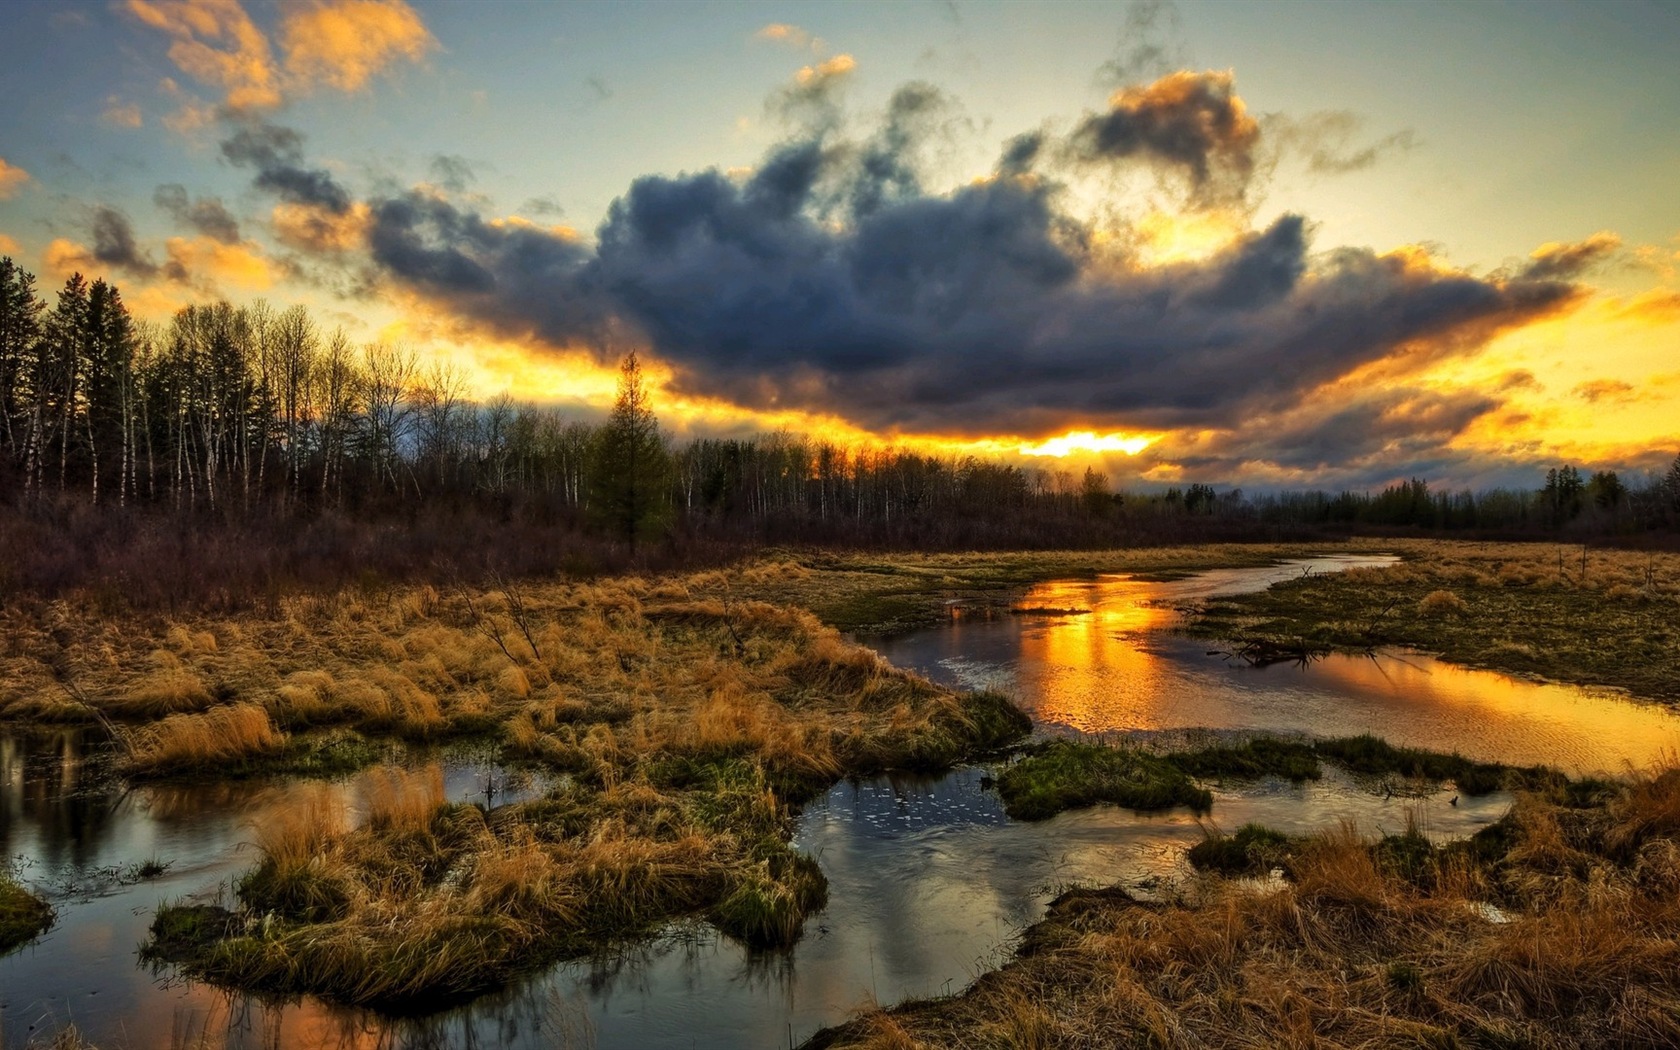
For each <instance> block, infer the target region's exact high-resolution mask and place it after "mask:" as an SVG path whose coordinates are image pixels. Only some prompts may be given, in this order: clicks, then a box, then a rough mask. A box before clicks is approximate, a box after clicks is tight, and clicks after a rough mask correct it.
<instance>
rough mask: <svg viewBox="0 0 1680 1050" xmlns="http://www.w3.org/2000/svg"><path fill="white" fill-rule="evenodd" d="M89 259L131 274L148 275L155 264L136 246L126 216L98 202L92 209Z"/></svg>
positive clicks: (156, 270) (155, 267)
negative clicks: (91, 246) (91, 257)
mask: <svg viewBox="0 0 1680 1050" xmlns="http://www.w3.org/2000/svg"><path fill="white" fill-rule="evenodd" d="M92 233H93V251H92V256H93V260H94V261H95V262H97V263H98V264H100V265H101V266H103V267H106V268H109V269H117V270H121V271H123V272H124V273H128V274H132V275H133V276H135V277H151V276H152V275H153V274H156V273H157V272H158V266H157V264H156V263H154V262H153V261H152V260H151V258H150V257H148V256H147V255H146V253H145V252H143V251H142V250H141V249H140V245H139V242H138V241H136V240H135V237H134V227H133V226H131V225H129V221H128V216H126V215H124V214H123V213H122V212H120V211H118V210H117V209H115V208H112V207H109V206H107V205H101V206H99V207H97V208H95V209H94V210H93V226H92Z"/></svg>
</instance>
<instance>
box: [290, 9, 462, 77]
mask: <svg viewBox="0 0 1680 1050" xmlns="http://www.w3.org/2000/svg"><path fill="white" fill-rule="evenodd" d="M280 39H281V43H282V45H283V46H284V48H285V50H286V72H287V73H289V74H290V75H291V77H292V79H293V82H294V83H296V84H300V85H301V84H308V83H312V82H316V81H319V82H321V83H325V84H328V85H330V86H332V87H335V88H338V89H339V90H340V91H358V90H360V89H361V88H362V87H363V86H365V85H366V84H367V82H368V81H369V80H371V79H372V78H373V77H374V76H375V75H376V74H378V73H379V72H380V71H381V70H383V69H384V68H385V67H387V66H389V65H391V64H393V63H395V62H397V61H399V60H403V59H407V60H408V61H411V62H418V61H419V60H420V59H422V58H424V57H425V56H426V53H427V52H429V51H431V50H433V49H434V48H436V47H437V41H436V40H434V39H433V38H432V34H431V33H430V32H428V31H427V29H426V26H425V24H424V23H422V22H421V21H420V16H419V15H418V14H416V13H415V11H414V9H413V8H412V7H409V6H408V4H406V3H404V2H403V0H338V2H324V0H323V2H317V3H312V4H308V5H303V6H295V7H289V8H287V9H286V13H285V19H284V21H283V22H282V24H281V28H280Z"/></svg>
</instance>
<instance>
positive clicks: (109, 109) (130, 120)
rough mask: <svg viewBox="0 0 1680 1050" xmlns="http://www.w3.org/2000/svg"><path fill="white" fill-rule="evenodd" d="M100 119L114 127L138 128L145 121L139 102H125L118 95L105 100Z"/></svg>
mask: <svg viewBox="0 0 1680 1050" xmlns="http://www.w3.org/2000/svg"><path fill="white" fill-rule="evenodd" d="M99 119H100V120H102V121H104V122H105V123H106V124H109V125H110V126H111V127H113V128H137V127H140V126H141V125H142V124H144V123H145V119H144V118H143V117H142V116H141V115H140V107H139V105H138V104H136V103H133V102H124V101H123V100H122V99H121V98H119V97H117V96H116V95H112V96H110V97H109V98H107V99H106V100H105V109H104V111H103V112H101V113H100V114H99Z"/></svg>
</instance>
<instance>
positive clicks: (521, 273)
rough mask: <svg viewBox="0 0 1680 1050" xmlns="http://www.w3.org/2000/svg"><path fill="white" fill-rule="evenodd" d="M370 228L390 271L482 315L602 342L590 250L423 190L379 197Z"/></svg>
mask: <svg viewBox="0 0 1680 1050" xmlns="http://www.w3.org/2000/svg"><path fill="white" fill-rule="evenodd" d="M369 220H370V221H369V226H368V230H367V240H368V246H369V249H370V251H371V253H372V256H373V260H374V262H375V263H376V264H377V265H378V266H379V267H381V268H382V269H383V270H384V271H386V272H387V273H388V274H389V275H391V276H393V277H396V278H398V279H400V280H401V281H403V282H405V283H407V284H409V285H411V286H414V287H416V288H418V289H420V290H423V291H426V292H430V293H432V294H433V295H434V296H436V297H438V298H440V299H443V300H444V301H446V302H448V303H450V304H452V305H454V306H455V307H457V308H458V309H460V310H461V311H462V312H464V313H467V314H468V315H470V316H474V317H478V318H480V319H488V318H493V317H498V316H501V317H505V318H507V319H508V320H510V321H511V320H512V319H513V318H518V319H519V323H517V324H514V325H509V326H508V327H510V328H517V327H524V328H526V329H527V330H531V331H540V332H543V333H545V334H546V335H548V336H550V337H552V339H553V341H554V343H555V344H556V345H560V344H561V343H565V342H572V341H578V342H585V341H594V342H599V341H601V340H602V339H603V338H604V337H605V335H606V328H607V318H606V317H604V316H603V315H602V313H601V312H600V311H601V301H600V298H599V296H598V295H596V294H595V293H594V291H593V290H592V289H591V288H590V286H589V281H588V280H587V279H586V278H585V277H584V275H583V273H582V270H583V268H584V266H585V265H586V264H587V263H588V261H589V258H590V253H589V251H588V249H587V248H585V247H584V246H583V245H582V244H580V243H579V242H577V241H576V240H575V239H573V238H570V237H567V236H565V235H563V234H559V233H556V232H553V231H549V230H543V229H541V228H538V227H536V226H530V225H524V224H514V223H506V224H500V225H497V224H493V223H490V222H487V221H485V220H484V219H482V218H480V217H479V216H478V215H475V214H473V213H471V212H469V211H465V210H462V209H460V208H458V207H456V206H455V205H454V204H451V203H450V202H448V201H445V200H442V199H439V198H437V197H434V196H430V195H427V194H424V193H420V192H411V193H408V194H405V195H403V196H401V197H394V198H389V199H386V200H382V201H378V202H375V203H374V204H373V205H372V207H371V213H370V217H369Z"/></svg>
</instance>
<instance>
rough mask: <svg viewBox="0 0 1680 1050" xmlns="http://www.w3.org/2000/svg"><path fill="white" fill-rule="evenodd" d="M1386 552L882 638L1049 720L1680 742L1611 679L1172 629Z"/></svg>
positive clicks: (1597, 756) (1500, 755) (1515, 755)
mask: <svg viewBox="0 0 1680 1050" xmlns="http://www.w3.org/2000/svg"><path fill="white" fill-rule="evenodd" d="M1386 560H1389V559H1377V558H1371V557H1348V556H1341V557H1329V558H1318V559H1311V560H1301V561H1296V562H1291V563H1289V564H1286V565H1283V566H1278V567H1275V568H1273V569H1269V570H1248V569H1227V570H1221V571H1218V572H1210V573H1204V574H1201V575H1199V576H1196V577H1192V578H1190V579H1186V580H1180V581H1177V582H1173V583H1143V582H1139V581H1135V580H1131V579H1127V578H1125V577H1121V576H1105V577H1102V578H1100V579H1097V580H1092V581H1062V582H1056V583H1048V584H1044V585H1041V586H1038V587H1034V588H1033V589H1032V590H1031V591H1030V592H1029V593H1028V594H1027V595H1026V596H1025V597H1024V598H1023V599H1022V600H1021V602H1020V603H1019V606H1020V607H1023V608H1038V609H1060V610H1068V609H1079V610H1086V611H1085V612H1084V613H1083V614H1081V615H1056V616H1051V615H1005V616H994V617H991V618H989V619H983V618H969V617H964V616H962V615H960V613H959V615H958V616H956V617H955V618H954V619H953V621H952V622H951V624H950V625H949V626H946V627H942V628H938V629H935V630H927V631H919V632H916V633H914V634H909V635H905V636H903V637H900V638H895V639H890V640H887V641H885V642H881V643H878V644H877V645H876V648H877V649H878V650H879V651H880V653H881V655H883V656H885V657H886V658H887V659H889V660H891V661H892V662H893V663H895V664H898V665H899V666H901V667H913V668H916V669H917V670H919V671H921V672H923V673H924V674H927V675H929V676H930V677H932V678H934V679H935V680H938V681H943V682H946V683H948V684H951V685H956V686H960V687H964V688H981V687H989V688H998V689H1002V690H1004V691H1005V692H1006V693H1008V694H1009V695H1010V696H1013V697H1015V698H1016V702H1017V703H1019V704H1021V706H1022V707H1024V708H1025V709H1026V710H1027V711H1028V712H1029V713H1031V714H1032V716H1033V718H1034V720H1035V721H1037V722H1038V723H1039V724H1040V725H1041V726H1043V727H1045V728H1047V729H1051V730H1056V729H1060V730H1070V731H1077V732H1083V733H1113V732H1130V731H1160V730H1169V729H1174V728H1180V727H1185V726H1206V727H1212V728H1218V729H1232V730H1249V731H1256V732H1270V733H1308V734H1312V735H1316V736H1348V735H1353V734H1358V733H1374V734H1376V735H1377V736H1380V737H1383V738H1384V739H1386V740H1388V741H1389V742H1391V743H1395V744H1404V745H1409V746H1413V747H1425V748H1430V749H1432V750H1437V751H1458V752H1461V753H1463V754H1465V755H1467V756H1469V757H1472V758H1476V759H1481V760H1485V761H1500V762H1509V763H1513V764H1519V765H1529V764H1543V765H1550V766H1555V767H1557V768H1560V769H1563V770H1565V771H1567V772H1570V773H1572V774H1585V773H1599V772H1607V773H1623V772H1626V771H1627V770H1628V768H1629V767H1633V768H1642V767H1647V766H1650V765H1651V764H1652V763H1654V762H1657V761H1659V760H1661V759H1663V758H1664V757H1667V756H1673V755H1675V754H1680V717H1677V716H1676V715H1675V713H1674V712H1673V711H1672V710H1671V709H1669V708H1665V707H1658V706H1655V705H1652V704H1647V703H1641V702H1639V701H1635V700H1631V699H1628V698H1627V697H1625V696H1623V695H1621V694H1619V693H1616V692H1614V691H1611V690H1602V689H1599V690H1594V689H1583V688H1580V687H1578V686H1570V685H1557V684H1549V683H1541V682H1531V681H1525V680H1521V679H1516V678H1512V677H1510V676H1508V675H1503V674H1498V673H1495V672H1491V671H1477V670H1471V669H1468V668H1464V667H1458V666H1455V665H1452V664H1448V663H1443V662H1441V661H1439V660H1436V659H1434V658H1433V657H1430V656H1426V655H1422V654H1417V653H1403V652H1401V653H1394V652H1383V653H1379V654H1377V655H1375V656H1362V655H1348V654H1333V655H1330V656H1327V657H1325V658H1323V659H1322V660H1315V661H1313V662H1312V663H1310V664H1307V665H1297V664H1291V663H1281V664H1272V665H1270V666H1267V667H1254V666H1250V665H1249V664H1247V663H1245V662H1243V661H1242V660H1239V659H1235V658H1232V657H1224V658H1221V657H1218V656H1209V655H1208V650H1209V649H1210V648H1211V647H1213V646H1210V644H1209V643H1208V642H1206V641H1203V640H1199V639H1190V638H1184V637H1181V636H1177V635H1173V634H1171V633H1167V632H1166V631H1164V630H1163V628H1168V627H1171V626H1172V625H1173V624H1174V623H1175V622H1176V621H1177V620H1178V619H1179V613H1178V612H1176V611H1175V609H1174V608H1173V606H1174V605H1175V604H1177V603H1182V602H1185V601H1190V600H1196V599H1202V598H1209V597H1216V596H1218V595H1223V594H1237V593H1242V592H1245V591H1254V590H1259V589H1262V588H1263V587H1264V586H1266V585H1268V584H1269V583H1271V582H1275V581H1277V580H1281V579H1288V578H1291V577H1294V576H1298V575H1300V574H1301V572H1302V571H1304V570H1311V571H1314V572H1326V571H1335V570H1337V569H1342V568H1352V567H1355V566H1362V565H1369V564H1373V563H1375V564H1382V563H1383V562H1384V561H1386Z"/></svg>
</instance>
